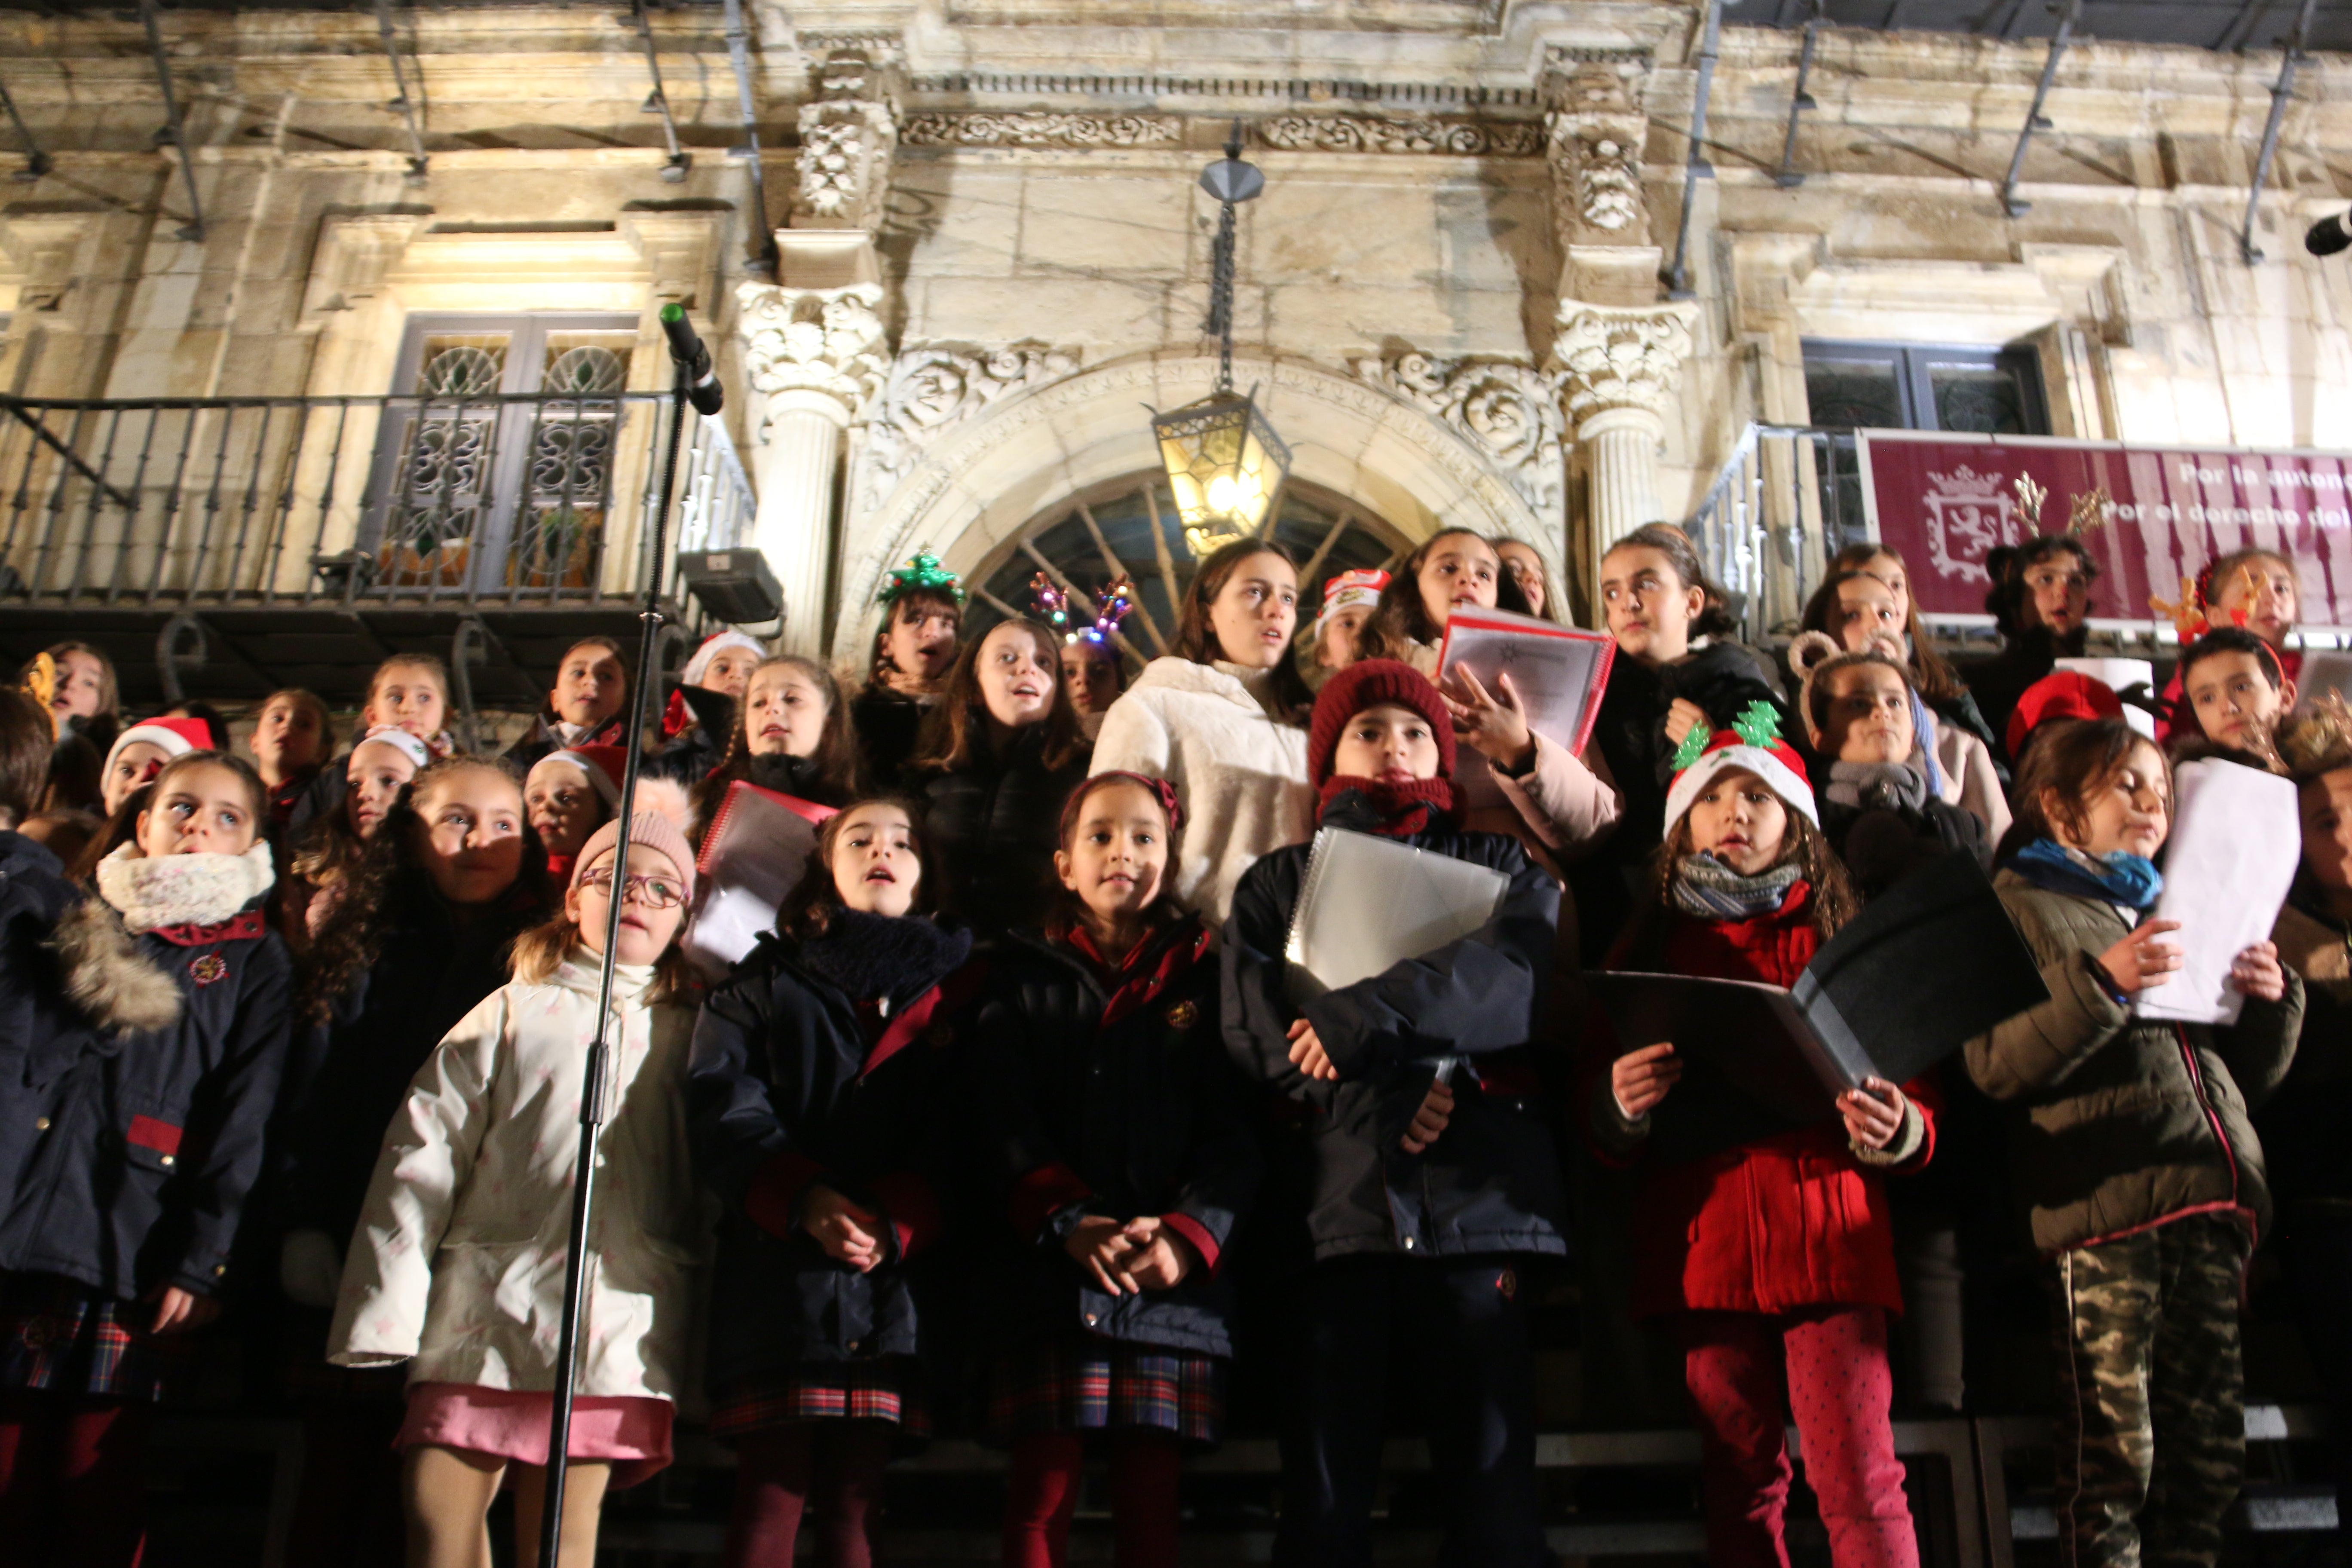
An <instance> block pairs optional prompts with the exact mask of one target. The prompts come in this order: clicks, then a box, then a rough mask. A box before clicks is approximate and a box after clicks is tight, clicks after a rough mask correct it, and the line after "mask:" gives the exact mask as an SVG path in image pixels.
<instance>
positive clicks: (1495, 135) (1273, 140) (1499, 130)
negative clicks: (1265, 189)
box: [1257, 114, 1544, 158]
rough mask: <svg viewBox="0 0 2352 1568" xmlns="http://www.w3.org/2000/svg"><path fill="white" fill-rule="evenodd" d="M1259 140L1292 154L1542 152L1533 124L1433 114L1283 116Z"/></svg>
mask: <svg viewBox="0 0 2352 1568" xmlns="http://www.w3.org/2000/svg"><path fill="white" fill-rule="evenodd" d="M1257 136H1258V140H1259V141H1260V142H1264V143H1265V145H1266V146H1268V147H1278V148H1281V149H1283V150H1284V151H1286V152H1296V153H1308V152H1314V153H1447V154H1452V155H1454V156H1457V157H1472V158H1529V157H1533V156H1535V155H1536V154H1537V153H1540V152H1542V151H1543V147H1544V130H1543V127H1542V126H1540V125H1538V124H1537V123H1536V122H1535V121H1532V120H1465V119H1458V118H1454V117H1451V116H1444V115H1435V114H1412V115H1391V114H1284V115H1277V116H1276V117H1275V118H1273V119H1271V120H1262V121H1258V124H1257Z"/></svg>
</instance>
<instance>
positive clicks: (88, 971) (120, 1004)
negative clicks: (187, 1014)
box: [48, 899, 181, 1034]
mask: <svg viewBox="0 0 2352 1568" xmlns="http://www.w3.org/2000/svg"><path fill="white" fill-rule="evenodd" d="M48 946H49V948H50V950H51V951H53V952H56V953H57V955H58V960H59V962H60V964H61V966H62V967H63V969H64V970H65V978H66V995H67V996H68V998H69V999H71V1001H72V1002H73V1005H75V1006H76V1007H79V1009H81V1011H82V1012H83V1013H84V1014H85V1015H87V1016H89V1019H90V1021H91V1022H92V1023H94V1024H97V1025H98V1026H100V1028H103V1029H110V1030H113V1031H116V1032H118V1033H121V1034H142V1033H145V1032H147V1031H150V1030H154V1029H168V1028H170V1027H171V1026H173V1025H174V1024H177V1023H178V1022H179V1021H180V1005H181V997H180V987H179V985H178V984H177V983H176V982H174V981H173V978H172V977H171V976H170V975H168V974H166V973H163V970H162V969H160V968H158V967H157V966H156V965H155V963H153V961H152V960H151V959H149V958H148V956H147V955H146V954H145V953H143V952H140V951H139V939H138V938H136V937H134V936H132V935H131V931H130V928H129V927H127V926H125V925H124V924H123V922H122V917H121V915H120V914H117V913H116V912H115V911H114V910H113V909H112V908H110V906H109V905H108V904H107V902H106V900H103V899H84V900H82V901H81V902H80V903H79V904H77V905H75V906H74V908H73V909H72V910H70V911H68V913H67V915H66V916H65V918H64V919H62V920H60V921H58V929H57V934H56V935H54V936H52V937H51V938H50V939H49V942H48Z"/></svg>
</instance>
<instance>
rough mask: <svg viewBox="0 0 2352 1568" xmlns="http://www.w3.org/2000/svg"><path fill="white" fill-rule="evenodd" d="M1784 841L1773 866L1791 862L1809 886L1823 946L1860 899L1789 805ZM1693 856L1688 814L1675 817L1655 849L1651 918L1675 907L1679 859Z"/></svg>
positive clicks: (1809, 823) (1839, 864) (1857, 909)
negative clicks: (1787, 826) (1676, 875)
mask: <svg viewBox="0 0 2352 1568" xmlns="http://www.w3.org/2000/svg"><path fill="white" fill-rule="evenodd" d="M1788 815H1789V832H1788V837H1785V838H1783V839H1782V840H1781V841H1780V854H1779V855H1778V856H1776V857H1774V858H1773V861H1772V868H1780V867H1782V866H1786V865H1789V864H1790V862H1792V861H1793V862H1794V863H1795V864H1796V866H1797V868H1798V870H1799V872H1800V873H1801V875H1802V876H1803V877H1804V879H1805V880H1806V881H1807V882H1808V883H1809V884H1811V888H1812V892H1813V930H1815V931H1818V932H1820V933H1821V938H1822V941H1823V942H1827V941H1829V939H1830V938H1832V937H1833V936H1835V935H1837V933H1838V931H1839V929H1840V928H1841V927H1843V925H1844V924H1845V922H1846V921H1850V920H1852V919H1853V917H1854V916H1855V915H1857V914H1859V913H1861V912H1862V896H1861V895H1860V894H1859V893H1856V892H1855V891H1854V890H1853V878H1852V877H1850V876H1848V875H1847V874H1846V869H1845V865H1844V862H1843V861H1841V860H1840V859H1839V858H1837V851H1836V850H1834V849H1832V848H1831V847H1830V841H1829V840H1828V839H1826V838H1824V837H1822V830H1821V829H1820V828H1818V827H1815V826H1813V820H1812V818H1811V817H1809V816H1806V815H1805V814H1804V813H1803V812H1801V811H1799V810H1798V809H1797V808H1796V807H1794V806H1790V807H1788ZM1690 853H1691V827H1690V813H1689V812H1687V811H1686V812H1685V813H1683V814H1682V816H1680V817H1678V818H1676V819H1675V825H1674V826H1673V827H1671V828H1669V829H1668V830H1667V832H1666V838H1665V842H1664V843H1663V844H1661V845H1659V846H1658V858H1657V859H1656V861H1655V862H1654V864H1653V865H1652V868H1651V872H1650V910H1648V911H1647V912H1649V913H1651V914H1652V915H1653V916H1654V917H1656V918H1663V917H1664V915H1665V914H1667V913H1668V912H1669V911H1671V910H1673V909H1674V907H1675V874H1676V873H1677V872H1679V871H1680V870H1681V869H1682V863H1683V858H1684V857H1685V856H1686V855H1688V854H1690Z"/></svg>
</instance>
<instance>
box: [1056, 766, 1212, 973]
mask: <svg viewBox="0 0 2352 1568" xmlns="http://www.w3.org/2000/svg"><path fill="white" fill-rule="evenodd" d="M1135 782H1136V781H1135V775H1134V774H1132V773H1097V774H1095V775H1094V776H1093V777H1092V778H1089V779H1087V780H1086V781H1084V782H1083V783H1081V784H1079V785H1078V787H1077V788H1076V789H1074V790H1072V791H1071V792H1070V798H1069V799H1068V800H1066V801H1065V802H1063V803H1062V828H1061V834H1060V837H1059V838H1058V840H1057V842H1056V844H1055V847H1057V848H1058V849H1060V850H1061V852H1062V853H1063V854H1065V855H1067V854H1068V853H1069V852H1070V846H1071V845H1072V844H1074V843H1076V841H1077V833H1078V821H1079V818H1080V817H1081V816H1084V815H1085V809H1086V803H1087V797H1088V796H1089V795H1097V794H1099V793H1100V792H1102V791H1103V790H1106V789H1108V788H1110V787H1111V786H1112V785H1114V784H1134V783H1135ZM1147 793H1149V792H1148V791H1147ZM1154 804H1156V805H1160V827H1161V828H1162V829H1163V830H1164V831H1165V833H1166V835H1167V839H1168V864H1167V867H1166V868H1165V869H1164V870H1162V871H1161V873H1160V896H1159V897H1158V898H1156V899H1154V900H1151V902H1150V903H1149V904H1146V905H1145V906H1144V907H1143V909H1142V910H1141V911H1140V912H1141V914H1142V916H1143V920H1144V924H1145V926H1146V928H1147V929H1148V930H1150V931H1158V930H1160V928H1161V927H1162V926H1165V925H1166V924H1167V923H1168V922H1169V921H1176V920H1181V919H1182V918H1183V916H1184V907H1183V906H1182V905H1181V904H1180V903H1178V902H1177V901H1176V894H1175V892H1174V891H1173V889H1172V887H1171V884H1172V882H1173V880H1174V873H1175V870H1176V857H1177V852H1178V850H1179V849H1180V848H1181V846H1182V844H1183V839H1182V837H1181V836H1180V835H1179V833H1178V832H1177V828H1176V825H1175V823H1174V822H1172V821H1171V820H1170V819H1169V816H1168V808H1167V806H1166V805H1165V804H1164V803H1161V802H1159V801H1156V800H1155V802H1154ZM1053 883H1054V890H1053V894H1052V900H1051V902H1049V903H1048V904H1047V906H1046V910H1045V935H1046V937H1047V938H1048V939H1049V940H1051V941H1054V942H1067V941H1069V939H1070V933H1071V932H1072V931H1076V930H1079V929H1081V928H1082V927H1084V926H1085V924H1086V923H1087V901H1086V900H1084V899H1081V898H1080V897H1078V895H1077V890H1076V889H1074V888H1071V887H1070V886H1068V885H1067V884H1066V883H1065V882H1064V881H1063V880H1062V879H1060V878H1059V877H1055V878H1054V879H1053ZM1145 940H1146V941H1149V940H1150V938H1148V937H1147V938H1146V939H1145ZM1103 956H1104V957H1106V958H1108V957H1110V956H1111V955H1110V954H1108V953H1105V954H1104V955H1103Z"/></svg>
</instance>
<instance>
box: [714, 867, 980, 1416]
mask: <svg viewBox="0 0 2352 1568" xmlns="http://www.w3.org/2000/svg"><path fill="white" fill-rule="evenodd" d="M970 952H971V941H970V938H969V937H967V936H966V935H964V934H963V933H961V932H954V933H950V932H948V931H941V930H940V928H939V927H937V926H935V925H932V924H931V923H930V922H929V921H925V920H922V919H919V918H913V917H910V918H908V919H905V920H886V919H884V918H882V917H880V916H878V915H863V914H845V913H841V912H839V911H836V912H835V917H834V923H833V926H832V929H831V930H830V931H828V932H827V933H826V934H825V935H824V936H822V937H819V938H816V939H814V940H812V941H809V942H803V943H799V944H788V943H786V942H782V941H780V940H778V939H777V938H775V937H773V936H770V937H765V938H762V939H761V943H760V945H759V946H758V947H757V948H755V949H753V950H752V952H751V956H750V957H749V958H747V959H745V960H744V961H743V963H742V965H741V967H740V968H739V969H738V970H737V971H736V973H735V977H734V978H733V979H732V980H730V981H729V982H728V983H727V984H725V985H723V986H721V987H720V988H719V990H717V991H716V992H713V993H712V994H711V995H710V996H709V999H708V1000H707V1001H706V1002H705V1003H704V1004H703V1007H702V1016H701V1018H700V1020H699V1021H698V1023H697V1024H696V1026H695V1034H694V1060H693V1066H692V1068H690V1069H689V1074H688V1088H687V1096H688V1116H689V1118H690V1120H691V1126H692V1131H693V1137H694V1148H695V1165H696V1169H697V1171H698V1173H700V1174H701V1176H702V1179H703V1180H704V1182H705V1183H706V1184H709V1186H710V1187H712V1188H713V1189H714V1190H715V1191H716V1192H717V1193H718V1194H719V1199H720V1202H721V1204H722V1205H723V1211H722V1215H721V1217H720V1220H719V1255H718V1261H717V1265H716V1268H715V1269H714V1271H713V1279H712V1286H711V1295H712V1300H711V1312H710V1360H709V1376H710V1381H711V1385H712V1387H713V1388H714V1390H720V1389H724V1388H726V1387H727V1386H728V1385H729V1384H732V1383H735V1382H736V1381H738V1380H740V1379H741V1378H744V1377H747V1376H751V1375H755V1374H760V1373H775V1372H782V1371H785V1370H788V1369H790V1368H792V1367H794V1366H797V1365H800V1364H803V1363H810V1362H844V1361H849V1360H853V1359H855V1360H867V1359H871V1358H873V1357H876V1356H885V1355H912V1354H915V1353H917V1352H918V1350H919V1345H920V1336H919V1314H918V1310H917V1290H916V1276H917V1274H918V1273H919V1268H920V1265H921V1261H922V1254H923V1252H924V1250H925V1249H926V1248H927V1247H929V1245H930V1244H931V1243H932V1242H934V1241H936V1240H937V1239H938V1237H939V1232H940V1210H941V1199H940V1194H941V1193H942V1192H943V1191H945V1190H948V1188H949V1185H950V1183H952V1181H953V1179H954V1173H953V1171H952V1170H951V1168H950V1166H951V1159H952V1150H953V1144H954V1128H955V1124H956V1120H957V1111H958V1103H957V1100H958V1094H957V1083H956V1074H955V1068H954V1054H953V1050H952V1047H953V1046H954V1044H955V1042H956V1037H957V1031H958V1028H959V1026H960V1025H961V1024H963V1023H965V1022H968V1020H963V1019H960V1018H959V1017H958V1016H957V1014H958V1011H959V1009H960V1008H961V1006H962V1005H964V1004H965V1003H967V1002H968V1001H970V1000H971V998H972V997H973V996H974V995H976V994H977V992H978V989H979V984H980V981H981V976H980V974H979V973H978V972H977V971H976V970H973V969H969V968H966V967H964V964H965V959H966V957H967V955H968V954H969V953H970ZM813 1184H824V1185H825V1186H828V1187H831V1188H833V1189H835V1191H837V1192H840V1193H842V1194H845V1195H846V1196H848V1197H851V1198H854V1199H856V1200H857V1201H858V1202H860V1203H862V1204H865V1205H869V1206H874V1207H878V1208H879V1209H880V1210H881V1211H882V1212H884V1213H885V1214H887V1216H888V1219H889V1226H888V1227H887V1228H888V1230H889V1233H890V1234H889V1236H888V1237H887V1240H888V1242H889V1252H890V1256H889V1258H887V1260H886V1261H884V1262H883V1263H881V1264H879V1265H877V1266H876V1268H874V1269H873V1270H872V1271H871V1272H870V1273H866V1274H860V1273H858V1272H856V1270H855V1269H853V1268H850V1267H849V1266H847V1265H846V1264H844V1263H840V1262H837V1261H835V1259H834V1258H831V1257H829V1256H828V1255H827V1254H826V1253H825V1252H824V1249H823V1248H821V1247H818V1245H817V1244H816V1243H815V1242H814V1241H813V1240H811V1239H810V1238H809V1236H808V1234H807V1232H805V1231H804V1230H803V1229H802V1228H801V1227H800V1218H799V1215H800V1205H801V1202H802V1199H803V1197H804V1195H805V1194H806V1193H807V1191H808V1189H809V1188H810V1186H811V1185H813Z"/></svg>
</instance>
